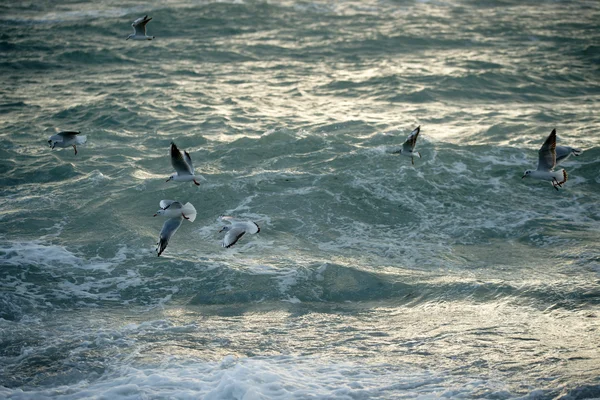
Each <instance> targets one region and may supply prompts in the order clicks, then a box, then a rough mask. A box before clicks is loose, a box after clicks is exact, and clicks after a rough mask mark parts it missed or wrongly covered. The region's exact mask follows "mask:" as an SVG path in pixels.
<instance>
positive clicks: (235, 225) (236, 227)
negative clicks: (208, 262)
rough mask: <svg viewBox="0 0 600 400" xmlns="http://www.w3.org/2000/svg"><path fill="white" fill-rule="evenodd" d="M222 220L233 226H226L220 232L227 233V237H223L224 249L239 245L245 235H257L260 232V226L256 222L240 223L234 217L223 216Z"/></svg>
mask: <svg viewBox="0 0 600 400" xmlns="http://www.w3.org/2000/svg"><path fill="white" fill-rule="evenodd" d="M220 219H221V220H222V221H227V222H230V223H231V225H225V226H224V227H223V228H222V229H221V230H220V231H219V233H221V232H227V233H226V234H225V237H223V247H225V248H229V247H231V246H233V245H234V244H236V243H237V241H238V240H240V238H241V237H242V236H244V234H245V233H246V232H247V233H250V234H255V233H258V232H260V227H259V226H258V224H257V223H256V222H252V221H238V220H235V219H234V218H233V217H230V216H227V215H223V216H221V217H220Z"/></svg>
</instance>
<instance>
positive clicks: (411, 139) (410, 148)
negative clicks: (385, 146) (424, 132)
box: [392, 125, 421, 165]
mask: <svg viewBox="0 0 600 400" xmlns="http://www.w3.org/2000/svg"><path fill="white" fill-rule="evenodd" d="M419 132H421V125H419V126H417V127H416V128H415V129H414V130H413V131H412V132H411V133H410V135H408V138H406V141H405V142H404V144H403V145H402V148H401V149H400V150H396V151H394V152H392V154H400V155H401V156H406V157H410V160H411V162H412V164H413V165H415V159H414V156H415V154H416V155H418V156H419V158H421V153H419V152H418V151H415V145H416V144H417V137H419Z"/></svg>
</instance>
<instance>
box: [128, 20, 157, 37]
mask: <svg viewBox="0 0 600 400" xmlns="http://www.w3.org/2000/svg"><path fill="white" fill-rule="evenodd" d="M150 21H152V18H148V16H147V15H145V16H144V17H143V18H138V19H136V20H135V21H133V24H131V26H133V33H132V34H131V35H129V36H127V39H125V40H128V39H133V40H152V39H154V36H146V24H147V23H148V22H150Z"/></svg>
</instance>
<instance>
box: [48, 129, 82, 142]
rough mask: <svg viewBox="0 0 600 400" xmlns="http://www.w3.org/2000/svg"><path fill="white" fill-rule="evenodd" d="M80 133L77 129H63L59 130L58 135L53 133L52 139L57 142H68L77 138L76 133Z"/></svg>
mask: <svg viewBox="0 0 600 400" xmlns="http://www.w3.org/2000/svg"><path fill="white" fill-rule="evenodd" d="M80 133H81V132H77V131H62V132H58V133H57V134H56V135H52V136H51V137H50V139H52V140H54V141H56V142H66V141H69V140H73V139H75V135H79V134H80Z"/></svg>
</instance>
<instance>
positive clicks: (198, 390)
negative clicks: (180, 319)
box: [0, 355, 510, 400]
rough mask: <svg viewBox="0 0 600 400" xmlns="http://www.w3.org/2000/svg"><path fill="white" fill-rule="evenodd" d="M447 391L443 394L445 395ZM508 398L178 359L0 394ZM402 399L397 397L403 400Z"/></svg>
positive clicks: (431, 384)
mask: <svg viewBox="0 0 600 400" xmlns="http://www.w3.org/2000/svg"><path fill="white" fill-rule="evenodd" d="M444 388H446V389H444ZM481 390H486V391H487V392H488V393H507V394H509V393H510V392H509V391H508V390H507V388H506V387H505V385H503V384H502V383H501V382H498V381H486V380H482V379H479V378H475V377H473V378H469V377H466V378H465V377H457V378H455V377H452V376H444V375H440V374H437V373H435V372H431V371H427V370H420V369H417V368H407V367H404V368H403V367H398V366H392V365H368V364H367V365H365V364H359V363H353V362H336V361H333V360H329V359H321V358H317V357H294V356H275V357H256V358H238V357H236V356H234V355H227V356H225V357H223V358H222V359H221V360H220V361H215V362H200V361H194V360H187V361H185V360H182V359H181V358H180V357H174V358H173V359H172V360H171V361H167V360H165V362H164V363H163V364H162V365H161V366H160V367H151V366H147V367H144V366H142V365H139V366H136V367H132V366H123V367H115V368H114V370H113V371H111V372H110V373H109V374H106V376H105V377H102V378H101V379H99V380H97V381H94V382H91V383H90V382H88V381H87V380H83V381H80V382H79V383H77V384H74V385H70V386H69V387H66V386H63V387H57V388H52V389H38V390H27V391H24V390H22V389H9V388H5V387H1V386H0V395H3V396H6V397H7V398H15V399H33V398H40V397H46V396H47V397H54V398H58V399H63V400H76V399H84V398H99V399H115V400H125V399H127V400H130V399H138V398H173V399H198V398H202V399H205V400H217V399H219V400H220V399H244V400H254V399H273V400H276V399H307V398H316V399H353V398H365V399H366V398H370V399H388V398H390V396H391V397H394V398H396V397H398V396H401V398H421V399H425V398H436V399H449V398H457V397H470V395H472V394H475V393H477V392H478V391H481ZM399 398H400V397H399Z"/></svg>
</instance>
